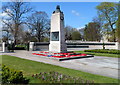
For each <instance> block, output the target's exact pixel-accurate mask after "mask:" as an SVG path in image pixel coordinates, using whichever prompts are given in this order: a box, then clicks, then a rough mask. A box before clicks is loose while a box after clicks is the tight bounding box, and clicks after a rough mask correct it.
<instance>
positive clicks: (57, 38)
mask: <svg viewBox="0 0 120 85" xmlns="http://www.w3.org/2000/svg"><path fill="white" fill-rule="evenodd" d="M51 40H52V41H59V32H52V38H51Z"/></svg>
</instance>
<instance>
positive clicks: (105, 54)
mask: <svg viewBox="0 0 120 85" xmlns="http://www.w3.org/2000/svg"><path fill="white" fill-rule="evenodd" d="M75 52H77V53H86V54H92V55H96V56H106V57H114V58H120V55H118V54H109V53H94V52H84V51H75Z"/></svg>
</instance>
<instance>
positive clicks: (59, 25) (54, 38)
mask: <svg viewBox="0 0 120 85" xmlns="http://www.w3.org/2000/svg"><path fill="white" fill-rule="evenodd" d="M49 51H51V52H65V51H67V47H66V44H65V34H64V14H63V12H62V11H61V10H60V6H57V7H56V10H55V11H54V12H53V14H52V17H51V30H50V45H49Z"/></svg>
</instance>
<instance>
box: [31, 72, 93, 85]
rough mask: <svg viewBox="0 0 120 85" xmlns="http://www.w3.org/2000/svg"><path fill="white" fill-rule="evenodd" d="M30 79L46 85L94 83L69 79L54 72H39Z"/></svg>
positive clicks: (76, 78)
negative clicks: (47, 84)
mask: <svg viewBox="0 0 120 85" xmlns="http://www.w3.org/2000/svg"><path fill="white" fill-rule="evenodd" d="M32 77H33V78H37V79H40V80H42V81H45V82H47V83H86V84H87V83H88V84H90V83H94V81H89V80H84V79H82V78H81V77H71V76H68V75H63V74H61V73H58V72H54V71H52V72H40V73H38V74H33V75H32Z"/></svg>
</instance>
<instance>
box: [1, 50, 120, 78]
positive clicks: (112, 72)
mask: <svg viewBox="0 0 120 85" xmlns="http://www.w3.org/2000/svg"><path fill="white" fill-rule="evenodd" d="M33 52H37V51H33ZM33 52H30V51H16V52H15V53H2V55H12V56H16V57H20V58H24V59H29V60H33V61H38V62H43V63H48V64H53V65H57V66H61V67H65V68H71V69H75V70H81V71H84V72H89V73H92V74H98V75H103V76H108V77H111V78H118V71H120V69H118V63H120V62H118V58H111V57H100V56H95V57H92V58H84V59H74V60H66V61H57V60H53V59H49V58H46V57H40V56H35V55H32V53H33Z"/></svg>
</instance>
